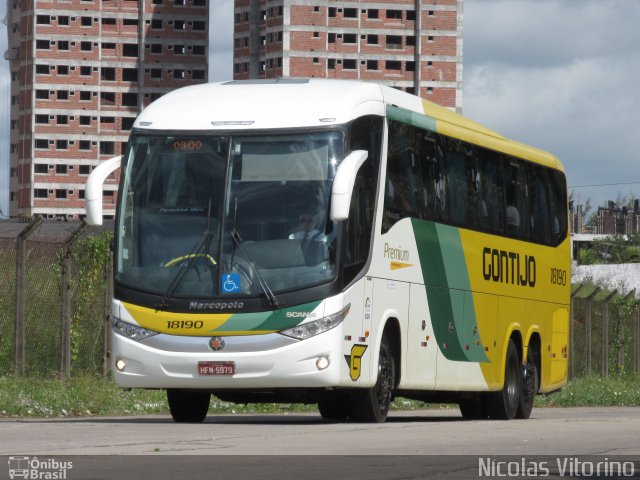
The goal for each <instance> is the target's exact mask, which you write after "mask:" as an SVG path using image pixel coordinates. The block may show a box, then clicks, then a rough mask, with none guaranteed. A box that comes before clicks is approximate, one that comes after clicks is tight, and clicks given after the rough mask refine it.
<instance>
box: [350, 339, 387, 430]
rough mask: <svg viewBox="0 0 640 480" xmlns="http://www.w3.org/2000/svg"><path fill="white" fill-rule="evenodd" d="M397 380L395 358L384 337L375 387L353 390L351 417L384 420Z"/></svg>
mask: <svg viewBox="0 0 640 480" xmlns="http://www.w3.org/2000/svg"><path fill="white" fill-rule="evenodd" d="M395 381H396V374H395V359H394V358H393V353H392V352H391V347H390V346H389V343H388V340H387V338H386V337H384V338H383V339H382V344H381V345H380V356H379V357H378V379H377V381H376V384H375V385H374V386H373V388H367V389H356V390H353V392H352V394H351V415H350V417H351V418H352V419H353V420H356V421H359V422H370V423H382V422H384V421H385V420H386V419H387V414H388V413H389V407H390V406H391V399H392V397H393V390H394V388H395Z"/></svg>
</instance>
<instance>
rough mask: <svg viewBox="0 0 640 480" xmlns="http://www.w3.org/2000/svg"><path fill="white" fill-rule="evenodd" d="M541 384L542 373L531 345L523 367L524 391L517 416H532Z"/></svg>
mask: <svg viewBox="0 0 640 480" xmlns="http://www.w3.org/2000/svg"><path fill="white" fill-rule="evenodd" d="M539 385H540V374H539V373H538V367H537V365H536V360H535V355H534V354H533V349H532V348H531V346H529V348H527V363H526V364H525V365H524V366H523V367H522V391H521V393H520V402H519V405H518V413H517V414H516V417H517V418H524V419H527V418H529V417H530V416H531V411H532V410H533V403H534V400H535V398H536V393H538V388H539V387H538V386H539Z"/></svg>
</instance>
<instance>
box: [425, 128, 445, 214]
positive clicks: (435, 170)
mask: <svg viewBox="0 0 640 480" xmlns="http://www.w3.org/2000/svg"><path fill="white" fill-rule="evenodd" d="M420 136H421V138H420V141H419V145H420V150H419V151H420V155H419V160H420V163H421V170H422V175H421V177H422V183H423V186H422V188H423V190H424V192H425V194H424V196H425V201H424V207H423V208H424V213H423V215H422V218H424V219H425V220H433V221H443V220H446V219H447V182H446V176H445V158H444V148H443V142H442V137H440V136H438V135H437V134H435V133H434V132H431V131H428V130H425V131H422V132H421V134H420Z"/></svg>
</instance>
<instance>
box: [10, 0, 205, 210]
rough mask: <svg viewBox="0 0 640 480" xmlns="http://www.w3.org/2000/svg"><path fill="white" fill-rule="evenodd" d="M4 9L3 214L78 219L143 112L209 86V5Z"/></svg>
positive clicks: (109, 187)
mask: <svg viewBox="0 0 640 480" xmlns="http://www.w3.org/2000/svg"><path fill="white" fill-rule="evenodd" d="M8 1H9V4H8V5H7V11H8V22H7V28H8V33H9V49H8V51H7V52H6V54H5V57H6V58H7V59H8V60H10V69H11V137H10V138H11V147H10V152H11V153H10V165H11V170H10V215H11V216H12V217H16V216H22V215H24V216H33V215H42V216H44V217H46V218H78V217H80V216H83V215H84V183H85V181H86V178H87V176H88V175H89V173H90V172H91V170H92V168H93V167H95V166H96V165H97V164H98V163H100V161H101V160H104V159H107V158H110V157H113V156H115V155H119V154H121V153H123V150H124V145H125V143H126V141H127V138H128V134H129V131H130V130H131V126H132V124H133V121H134V119H135V117H136V116H137V114H138V113H139V112H140V111H141V109H142V108H144V107H145V106H146V105H148V104H149V103H150V102H152V101H153V100H154V99H156V98H158V97H159V96H161V95H163V94H164V93H166V92H168V91H170V90H173V89H175V88H178V87H181V86H186V85H189V84H193V83H202V82H206V81H207V70H208V62H207V46H208V12H209V8H208V0H46V1H44V0H8ZM116 190H117V184H116V179H113V180H112V181H111V182H110V183H108V184H106V185H105V191H104V204H105V210H104V213H105V217H107V218H108V217H109V216H112V215H113V213H114V207H115V196H116V193H115V192H116Z"/></svg>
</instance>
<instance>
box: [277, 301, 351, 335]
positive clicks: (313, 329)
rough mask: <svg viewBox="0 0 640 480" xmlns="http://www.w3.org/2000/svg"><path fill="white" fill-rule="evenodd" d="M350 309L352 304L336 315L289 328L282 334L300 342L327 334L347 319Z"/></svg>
mask: <svg viewBox="0 0 640 480" xmlns="http://www.w3.org/2000/svg"><path fill="white" fill-rule="evenodd" d="M350 308H351V304H349V305H347V306H346V307H344V308H343V309H342V310H340V311H339V312H338V313H334V314H333V315H329V316H328V317H323V318H321V319H320V320H314V321H313V322H307V323H303V324H302V325H298V326H295V327H293V328H287V329H286V330H282V331H281V332H280V333H281V334H282V335H286V336H287V337H292V338H297V339H298V340H305V339H307V338H311V337H313V336H315V335H318V334H320V333H323V332H326V331H327V330H331V329H332V328H334V327H336V326H338V325H339V324H340V322H342V321H343V320H344V319H345V317H346V316H347V314H348V313H349V309H350Z"/></svg>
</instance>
